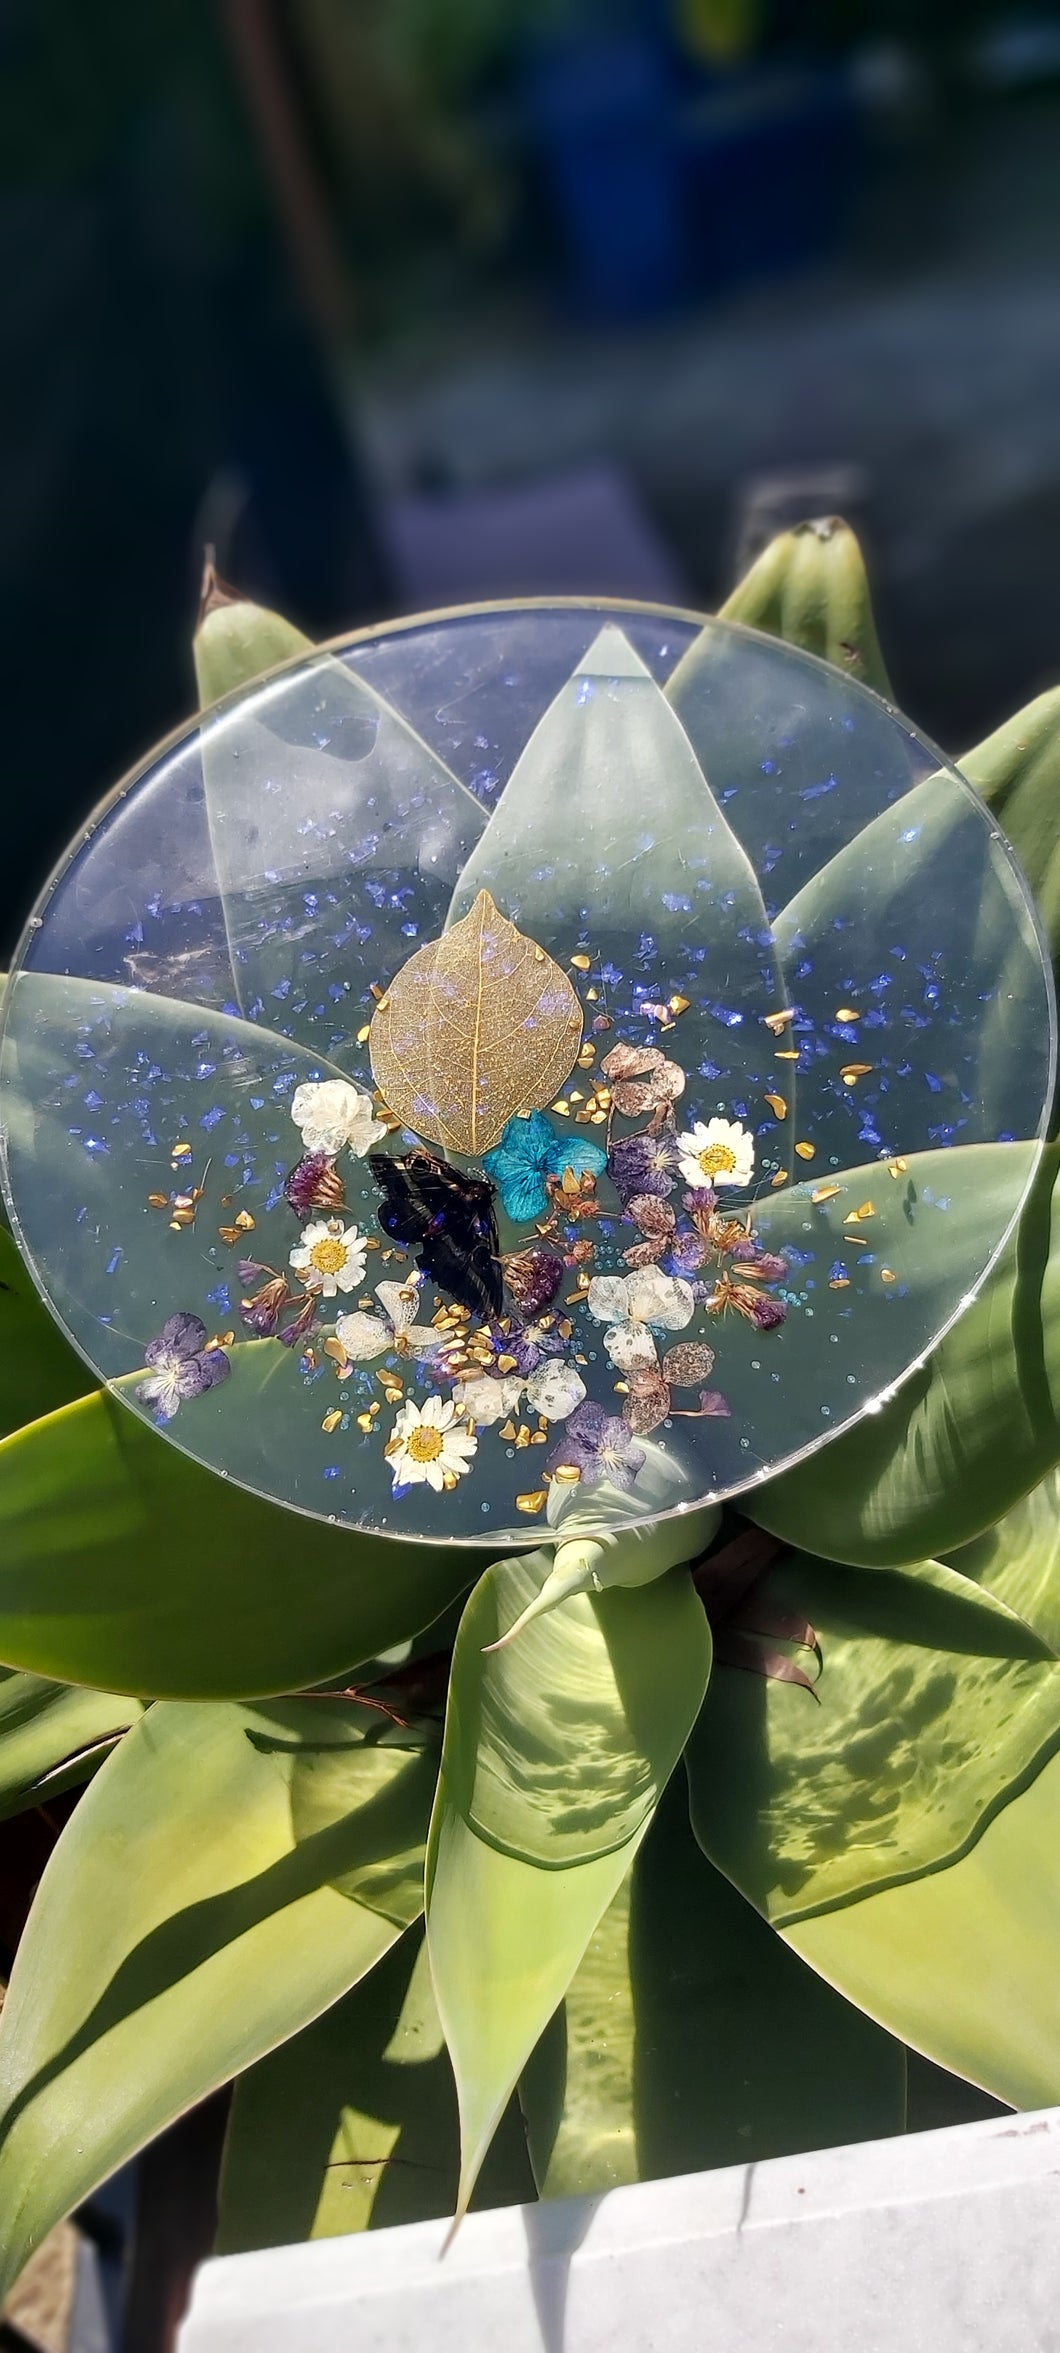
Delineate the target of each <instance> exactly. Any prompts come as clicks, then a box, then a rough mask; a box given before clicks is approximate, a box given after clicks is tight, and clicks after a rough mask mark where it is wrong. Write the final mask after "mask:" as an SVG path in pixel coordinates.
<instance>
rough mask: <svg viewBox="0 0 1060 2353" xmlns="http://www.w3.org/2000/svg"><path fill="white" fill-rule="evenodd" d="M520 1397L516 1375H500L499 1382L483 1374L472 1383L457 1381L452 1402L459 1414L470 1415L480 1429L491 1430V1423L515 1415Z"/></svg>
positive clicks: (521, 1390) (492, 1376)
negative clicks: (511, 1414)
mask: <svg viewBox="0 0 1060 2353" xmlns="http://www.w3.org/2000/svg"><path fill="white" fill-rule="evenodd" d="M522 1393H523V1384H522V1381H521V1379H520V1377H519V1374H518V1373H502V1375H501V1377H500V1379H497V1378H496V1377H495V1376H494V1375H493V1374H491V1373H483V1374H482V1375H481V1378H478V1379H475V1380H471V1381H458V1382H457V1384H456V1387H455V1389H454V1391H453V1398H454V1401H455V1404H456V1406H457V1410H458V1412H460V1413H463V1414H470V1416H471V1419H472V1421H473V1422H477V1423H478V1426H479V1428H480V1429H490V1428H492V1426H493V1423H494V1422H503V1421H506V1420H507V1418H508V1415H509V1414H510V1413H514V1412H515V1409H516V1406H517V1405H518V1403H519V1399H520V1397H521V1396H522Z"/></svg>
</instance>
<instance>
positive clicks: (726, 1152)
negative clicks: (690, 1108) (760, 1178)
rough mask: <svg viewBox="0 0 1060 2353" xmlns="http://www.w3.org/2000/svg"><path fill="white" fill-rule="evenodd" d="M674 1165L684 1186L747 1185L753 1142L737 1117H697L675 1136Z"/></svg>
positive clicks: (752, 1168) (753, 1155)
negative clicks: (680, 1175) (691, 1125)
mask: <svg viewBox="0 0 1060 2353" xmlns="http://www.w3.org/2000/svg"><path fill="white" fill-rule="evenodd" d="M677 1156H678V1167H679V1168H680V1171H681V1174H682V1176H683V1178H684V1180H685V1183H686V1185H691V1186H693V1187H694V1188H696V1189H697V1190H698V1189H699V1188H700V1187H701V1186H703V1185H713V1186H714V1187H715V1189H716V1190H717V1189H718V1188H719V1187H721V1186H722V1185H749V1184H750V1182H751V1178H752V1176H753V1175H754V1165H755V1148H754V1141H753V1138H752V1137H751V1136H749V1135H748V1133H747V1129H746V1128H745V1127H741V1125H740V1122H739V1120H738V1119H708V1120H707V1121H706V1122H704V1121H703V1120H701V1119H697V1121H696V1124H695V1126H694V1127H693V1128H691V1129H688V1130H686V1132H685V1134H684V1135H683V1136H678V1139H677Z"/></svg>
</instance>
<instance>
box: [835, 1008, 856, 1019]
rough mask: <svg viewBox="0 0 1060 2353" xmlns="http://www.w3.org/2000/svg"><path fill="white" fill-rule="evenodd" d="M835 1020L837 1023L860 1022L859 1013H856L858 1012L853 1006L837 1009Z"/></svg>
mask: <svg viewBox="0 0 1060 2353" xmlns="http://www.w3.org/2000/svg"><path fill="white" fill-rule="evenodd" d="M836 1020H837V1021H860V1020H861V1015H860V1013H858V1012H857V1011H856V1009H855V1007H854V1006H853V1005H840V1007H839V1009H838V1011H837V1013H836Z"/></svg>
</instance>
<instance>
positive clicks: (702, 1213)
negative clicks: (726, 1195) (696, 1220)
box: [681, 1185, 718, 1217]
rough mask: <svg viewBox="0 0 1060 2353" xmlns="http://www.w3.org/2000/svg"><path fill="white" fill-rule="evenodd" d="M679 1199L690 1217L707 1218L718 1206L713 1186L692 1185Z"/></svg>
mask: <svg viewBox="0 0 1060 2353" xmlns="http://www.w3.org/2000/svg"><path fill="white" fill-rule="evenodd" d="M681 1199H682V1201H683V1202H684V1205H685V1208H686V1209H687V1211H688V1213H689V1216H690V1217H709V1216H710V1214H711V1211H712V1210H714V1209H716V1208H717V1206H718V1196H717V1194H716V1192H715V1190H714V1187H713V1185H693V1186H691V1187H690V1189H689V1191H688V1192H687V1193H682V1195H681Z"/></svg>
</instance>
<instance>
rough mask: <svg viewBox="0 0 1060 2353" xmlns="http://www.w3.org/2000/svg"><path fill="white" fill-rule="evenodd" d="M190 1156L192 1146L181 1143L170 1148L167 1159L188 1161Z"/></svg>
mask: <svg viewBox="0 0 1060 2353" xmlns="http://www.w3.org/2000/svg"><path fill="white" fill-rule="evenodd" d="M191 1156H192V1146H191V1145H190V1144H185V1143H181V1144H172V1145H171V1146H170V1152H169V1157H170V1159H171V1160H190V1159H191Z"/></svg>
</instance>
